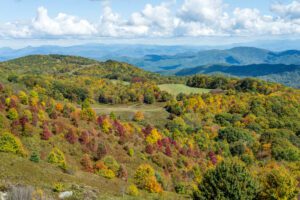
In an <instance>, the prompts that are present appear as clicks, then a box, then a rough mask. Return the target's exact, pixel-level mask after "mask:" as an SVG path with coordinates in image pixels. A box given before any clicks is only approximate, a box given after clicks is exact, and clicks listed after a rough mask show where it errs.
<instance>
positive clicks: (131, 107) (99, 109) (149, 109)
mask: <svg viewBox="0 0 300 200" xmlns="http://www.w3.org/2000/svg"><path fill="white" fill-rule="evenodd" d="M164 106H165V104H164V103H155V104H152V105H147V104H121V105H108V104H94V105H92V108H93V109H94V110H95V111H96V113H97V114H106V115H108V114H110V113H111V112H113V113H115V114H116V116H117V117H119V118H120V119H122V120H126V121H128V120H132V118H133V116H134V114H135V113H136V112H137V111H141V112H142V113H143V114H144V116H145V120H144V121H146V122H147V123H150V124H153V125H155V126H157V127H164V125H165V124H166V122H167V121H168V120H167V118H168V116H169V113H168V112H167V111H166V110H165V109H164Z"/></svg>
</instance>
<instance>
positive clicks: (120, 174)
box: [118, 165, 128, 181]
mask: <svg viewBox="0 0 300 200" xmlns="http://www.w3.org/2000/svg"><path fill="white" fill-rule="evenodd" d="M118 178H121V179H123V180H124V181H127V178H128V172H127V170H126V168H125V166H124V165H121V166H120V169H119V171H118Z"/></svg>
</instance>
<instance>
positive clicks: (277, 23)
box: [0, 0, 300, 47]
mask: <svg viewBox="0 0 300 200" xmlns="http://www.w3.org/2000/svg"><path fill="white" fill-rule="evenodd" d="M299 36H300V0H151V1H149V0H148V1H147V0H0V46H2V47H3V46H9V47H22V46H27V45H32V46H37V45H65V46H67V45H72V44H84V43H131V44H132V43H133V44H137V43H143V44H172V45H173V44H189V45H201V44H202V45H216V44H220V43H222V44H223V43H224V44H226V43H233V42H245V41H253V40H268V39H282V40H284V39H292V38H299Z"/></svg>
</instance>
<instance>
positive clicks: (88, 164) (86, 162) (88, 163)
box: [80, 154, 94, 172]
mask: <svg viewBox="0 0 300 200" xmlns="http://www.w3.org/2000/svg"><path fill="white" fill-rule="evenodd" d="M80 163H81V165H82V166H83V170H85V171H87V172H93V171H94V169H93V163H92V160H91V158H90V156H89V155H88V154H84V155H83V157H82V159H81V162H80Z"/></svg>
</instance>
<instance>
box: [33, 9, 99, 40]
mask: <svg viewBox="0 0 300 200" xmlns="http://www.w3.org/2000/svg"><path fill="white" fill-rule="evenodd" d="M32 27H33V28H34V30H35V31H37V32H38V33H42V34H46V35H54V36H59V35H92V34H95V33H97V30H96V28H95V27H94V26H93V25H92V24H91V23H89V22H88V21H87V20H82V19H78V18H76V17H74V16H71V15H67V14H64V13H59V14H58V15H57V17H55V18H54V19H52V18H50V17H49V16H48V11H47V9H46V8H44V7H39V8H38V11H37V16H36V17H35V18H34V19H33V20H32Z"/></svg>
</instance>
